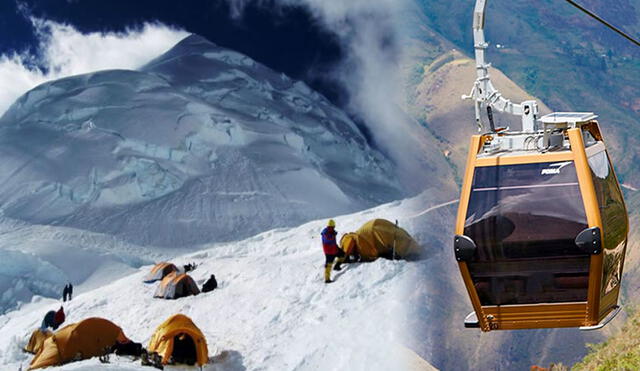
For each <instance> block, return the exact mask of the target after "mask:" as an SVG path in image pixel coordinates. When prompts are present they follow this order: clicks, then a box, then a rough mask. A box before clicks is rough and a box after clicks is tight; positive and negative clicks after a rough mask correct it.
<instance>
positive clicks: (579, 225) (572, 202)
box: [464, 161, 589, 305]
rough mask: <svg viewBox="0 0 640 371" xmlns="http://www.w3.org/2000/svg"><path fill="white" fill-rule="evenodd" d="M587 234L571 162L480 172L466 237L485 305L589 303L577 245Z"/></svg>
mask: <svg viewBox="0 0 640 371" xmlns="http://www.w3.org/2000/svg"><path fill="white" fill-rule="evenodd" d="M585 228H587V221H586V215H585V212H584V206H583V203H582V196H581V194H580V189H579V185H578V179H577V175H576V170H575V165H574V164H573V162H571V161H569V162H554V163H539V164H523V165H508V166H491V167H478V168H476V169H475V173H474V179H473V185H472V190H471V197H470V200H469V208H468V210H467V217H466V222H465V229H464V234H465V235H467V236H469V237H470V238H471V239H473V240H474V241H475V243H476V245H477V246H478V251H477V253H476V255H475V257H474V259H473V261H472V262H469V264H468V266H469V270H470V272H471V276H472V279H473V281H474V284H475V286H476V290H477V291H478V294H479V296H480V301H481V302H482V304H483V305H502V304H532V303H554V302H572V301H586V300H587V287H588V281H589V255H588V254H585V253H583V252H582V251H580V250H579V249H578V248H577V247H576V245H575V242H574V240H575V237H576V236H577V235H578V233H580V231H582V230H583V229H585Z"/></svg>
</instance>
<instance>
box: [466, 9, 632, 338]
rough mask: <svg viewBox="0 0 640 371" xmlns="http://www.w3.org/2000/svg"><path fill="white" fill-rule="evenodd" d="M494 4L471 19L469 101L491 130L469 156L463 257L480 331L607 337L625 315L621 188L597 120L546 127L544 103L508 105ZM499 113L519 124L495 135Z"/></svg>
mask: <svg viewBox="0 0 640 371" xmlns="http://www.w3.org/2000/svg"><path fill="white" fill-rule="evenodd" d="M485 6H486V1H485V0H477V2H476V7H475V10H474V24H473V28H474V42H475V55H476V63H477V71H478V78H477V80H476V82H475V84H474V87H473V89H472V91H471V94H470V95H469V96H465V97H464V98H470V99H473V100H474V101H475V107H476V121H477V123H478V125H479V126H480V127H482V123H481V118H480V112H481V108H482V107H483V105H484V106H486V107H487V113H488V118H489V123H490V125H491V131H490V132H488V133H486V134H481V135H474V136H472V138H471V141H470V145H469V154H468V157H467V164H466V171H465V175H464V179H463V184H462V190H461V196H460V204H459V208H458V214H457V220H456V226H455V237H454V254H455V257H456V260H457V261H458V265H459V268H460V272H461V274H462V278H463V280H464V283H465V286H466V288H467V291H468V293H469V297H470V299H471V303H472V305H473V309H474V312H472V313H471V314H469V316H467V318H466V319H465V326H466V327H479V328H481V329H482V330H483V331H491V330H511V329H533V328H552V327H580V328H581V329H596V328H601V327H602V326H604V325H605V324H606V323H608V321H610V320H611V318H613V317H614V316H615V315H616V314H617V313H618V311H619V307H618V305H617V302H618V295H619V292H620V282H621V276H622V268H623V263H624V256H625V252H626V245H627V234H628V229H629V226H628V225H629V223H628V217H627V212H626V207H625V204H624V199H623V196H622V192H621V190H620V185H619V183H618V180H617V178H616V175H615V172H614V169H613V166H612V164H611V160H610V158H609V155H608V153H607V150H606V147H605V144H604V141H603V138H602V134H601V132H600V128H599V126H598V122H597V120H596V118H597V116H596V115H595V114H593V113H583V112H559V113H552V114H549V115H546V116H543V117H542V118H540V119H538V117H537V114H538V108H537V105H536V102H535V101H525V102H522V103H520V104H516V103H513V102H511V101H509V100H508V99H505V98H504V97H502V96H501V95H500V93H499V92H498V91H497V90H496V89H495V88H494V87H493V85H492V84H491V81H490V79H489V74H488V67H489V65H488V64H486V63H485V60H484V51H485V49H486V47H487V44H486V43H485V40H484V32H483V27H484V14H485ZM492 109H497V110H499V111H502V112H508V113H512V114H515V115H518V116H521V118H522V130H521V131H510V130H509V129H497V128H495V127H494V123H493V118H492Z"/></svg>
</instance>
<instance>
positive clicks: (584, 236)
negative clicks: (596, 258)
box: [575, 227, 602, 255]
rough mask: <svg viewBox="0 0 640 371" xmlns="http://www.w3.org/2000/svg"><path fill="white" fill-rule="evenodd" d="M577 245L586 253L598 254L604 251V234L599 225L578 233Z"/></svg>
mask: <svg viewBox="0 0 640 371" xmlns="http://www.w3.org/2000/svg"><path fill="white" fill-rule="evenodd" d="M575 242H576V246H578V248H579V249H580V250H582V251H584V252H585V253H589V254H593V255H597V254H600V252H601V251H602V234H601V233H600V228H599V227H592V228H587V229H585V230H583V231H582V232H580V233H578V236H577V237H576V240H575Z"/></svg>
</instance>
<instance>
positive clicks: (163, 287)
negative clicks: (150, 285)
mask: <svg viewBox="0 0 640 371" xmlns="http://www.w3.org/2000/svg"><path fill="white" fill-rule="evenodd" d="M199 293H200V289H199V288H198V285H196V282H195V281H194V280H193V278H191V276H189V275H188V274H186V273H179V274H178V273H176V272H172V273H170V274H169V275H168V276H166V277H165V278H163V279H162V282H160V285H159V286H158V288H157V289H156V292H155V294H154V295H153V297H154V298H163V299H177V298H182V297H185V296H190V295H198V294H199Z"/></svg>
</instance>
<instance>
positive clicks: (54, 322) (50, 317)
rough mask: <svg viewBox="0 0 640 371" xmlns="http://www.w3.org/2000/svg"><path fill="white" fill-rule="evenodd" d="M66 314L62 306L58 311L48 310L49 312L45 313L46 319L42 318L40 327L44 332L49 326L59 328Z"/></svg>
mask: <svg viewBox="0 0 640 371" xmlns="http://www.w3.org/2000/svg"><path fill="white" fill-rule="evenodd" d="M64 320H65V315H64V309H63V308H62V306H61V307H60V309H58V311H57V312H56V311H52V310H50V311H48V312H47V314H45V315H44V319H43V320H42V324H41V325H40V329H41V330H42V331H43V332H44V331H46V330H47V328H48V327H51V328H52V329H54V330H57V329H58V327H60V325H61V324H63V323H64Z"/></svg>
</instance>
